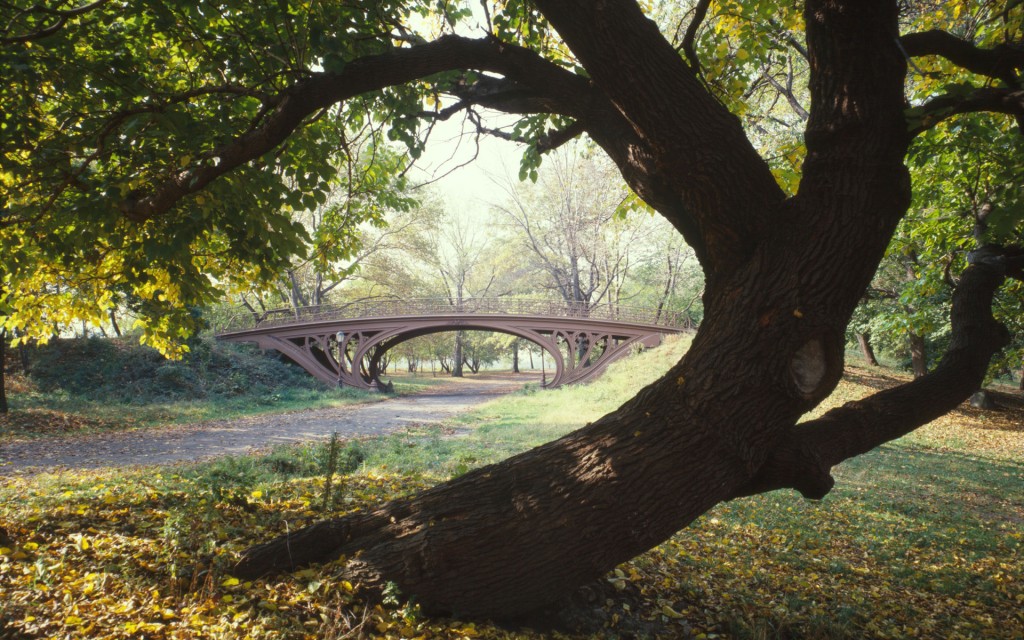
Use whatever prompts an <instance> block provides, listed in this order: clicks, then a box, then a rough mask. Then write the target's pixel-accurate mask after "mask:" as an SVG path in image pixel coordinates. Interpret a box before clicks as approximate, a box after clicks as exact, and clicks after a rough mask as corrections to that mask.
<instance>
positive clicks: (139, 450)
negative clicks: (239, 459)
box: [0, 375, 537, 475]
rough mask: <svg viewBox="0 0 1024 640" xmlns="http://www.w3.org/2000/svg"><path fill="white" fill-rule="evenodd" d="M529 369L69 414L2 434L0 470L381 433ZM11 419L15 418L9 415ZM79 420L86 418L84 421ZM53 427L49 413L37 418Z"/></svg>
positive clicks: (508, 384) (159, 458) (200, 454)
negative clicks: (133, 421) (243, 400)
mask: <svg viewBox="0 0 1024 640" xmlns="http://www.w3.org/2000/svg"><path fill="white" fill-rule="evenodd" d="M536 377H537V376H533V375H517V376H512V375H483V376H479V375H478V376H473V377H471V378H463V379H461V380H458V379H450V380H447V381H446V382H445V383H444V384H441V385H438V386H434V387H428V388H427V389H426V390H424V391H422V392H420V393H418V394H416V395H415V396H408V397H401V398H392V399H389V400H388V401H387V402H376V403H366V404H359V405H354V406H343V407H338V408H328V409H311V410H306V411H293V412H288V413H284V414H269V415H258V416H251V417H245V418H236V419H232V420H217V421H212V422H203V423H199V424H191V425H173V426H167V427H163V428H148V429H135V430H131V431H127V432H125V431H100V432H98V433H85V434H78V433H75V431H76V430H75V429H74V428H73V425H75V424H78V425H79V428H80V429H81V427H82V426H84V427H86V429H85V430H87V431H88V429H87V427H89V426H92V425H91V424H90V423H89V421H88V420H82V419H81V418H77V417H76V416H67V414H64V415H65V417H64V418H63V419H62V420H61V422H62V423H63V424H65V425H67V428H68V432H66V433H65V434H64V436H63V437H59V438H45V439H29V438H21V439H19V440H18V441H11V442H7V443H6V444H5V445H4V447H3V448H2V449H0V475H3V474H13V473H19V472H24V471H26V470H35V471H37V470H53V469H57V468H60V467H68V468H77V469H85V468H97V467H105V466H128V465H135V464H171V463H179V462H195V461H198V460H203V459H207V458H212V457H216V456H223V455H242V454H245V453H249V452H251V451H253V450H255V449H266V448H268V447H271V446H275V445H284V444H291V443H298V442H311V441H318V440H324V439H326V438H329V437H330V436H331V434H332V433H334V432H338V433H339V435H340V436H342V437H344V438H351V437H366V436H375V435H383V434H386V433H389V432H391V431H394V430H395V429H399V428H402V427H404V426H408V425H411V424H431V423H437V422H441V421H443V420H446V419H448V418H450V417H451V416H452V415H454V414H456V413H458V412H461V411H465V410H467V409H469V408H470V407H472V406H474V405H476V404H479V403H481V402H486V401H487V400H491V399H493V398H495V397H497V396H500V395H503V394H506V393H509V392H510V391H513V390H515V389H519V388H522V386H523V385H525V384H528V383H531V382H536V380H534V378H536ZM12 419H13V420H18V419H19V418H18V416H14V417H13V418H12ZM83 423H84V424H83ZM40 426H41V427H42V429H43V430H44V431H47V432H52V431H53V429H54V427H53V421H52V420H46V421H43V422H41V423H40Z"/></svg>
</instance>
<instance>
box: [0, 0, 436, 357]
mask: <svg viewBox="0 0 1024 640" xmlns="http://www.w3.org/2000/svg"><path fill="white" fill-rule="evenodd" d="M29 4H30V3H20V2H19V3H14V4H11V3H4V8H3V9H4V13H5V18H4V23H5V25H4V28H5V34H6V36H7V37H8V38H11V40H6V39H5V42H3V44H2V48H0V66H2V67H3V68H4V69H6V70H8V72H7V73H5V74H4V75H5V77H4V80H3V82H2V83H0V99H2V101H3V103H4V105H5V109H4V113H3V116H2V117H3V122H2V132H3V138H2V140H3V144H2V151H3V153H2V166H0V201H2V202H3V203H4V204H3V207H4V208H3V210H2V212H0V254H2V255H3V256H4V258H3V269H2V272H0V290H2V292H3V298H2V304H3V307H2V308H0V313H2V316H0V317H2V318H3V321H4V324H5V325H6V326H7V327H8V329H13V328H18V329H20V330H21V332H22V335H25V336H26V337H31V338H36V339H39V340H42V341H45V340H46V339H48V338H49V336H50V335H51V333H52V331H53V326H54V325H55V324H56V325H60V324H67V323H69V322H70V321H72V320H74V319H82V320H87V321H90V322H93V323H96V324H99V323H101V322H103V321H104V320H105V317H106V314H107V312H108V311H109V310H110V309H112V308H114V307H115V306H117V305H128V306H129V307H130V308H132V309H133V310H136V311H137V312H138V317H139V320H138V324H139V325H140V326H141V327H142V329H143V330H144V334H143V341H144V342H147V343H151V344H153V345H155V346H157V347H158V348H160V349H162V350H165V351H168V352H170V353H180V351H181V344H182V341H183V340H182V339H183V338H184V337H185V336H187V335H188V334H189V333H191V332H192V331H194V330H195V329H196V328H197V322H196V319H195V318H194V317H193V316H191V315H190V313H189V311H188V307H189V306H190V305H196V304H201V303H205V302H209V301H211V300H213V299H215V298H216V297H217V296H218V295H220V292H221V291H222V290H223V289H225V288H230V287H232V286H234V285H244V286H248V285H250V284H251V283H252V282H270V281H271V280H273V279H274V278H275V277H276V276H277V274H278V273H279V272H280V270H281V269H282V268H283V267H285V266H287V265H288V264H289V263H290V261H291V260H292V257H293V256H294V255H296V254H301V253H303V252H304V251H305V243H306V242H307V240H308V235H307V232H306V230H305V229H304V228H303V225H302V224H301V223H300V222H299V221H297V220H296V219H295V218H293V216H292V212H294V211H302V210H308V209H314V208H316V207H318V206H321V205H324V204H325V203H327V201H328V196H329V194H330V193H331V190H332V187H333V186H334V185H335V184H337V182H338V180H339V177H338V171H339V168H340V167H341V166H342V165H343V164H345V163H346V162H349V163H351V162H355V163H356V164H357V165H358V166H357V171H358V172H359V173H360V174H361V175H360V179H361V182H360V185H359V187H358V188H359V189H361V190H362V191H363V192H364V193H372V194H373V195H372V197H371V198H369V199H368V200H367V201H366V202H367V205H366V206H364V207H361V208H360V209H359V210H357V211H356V210H353V209H352V208H351V207H345V215H346V216H348V217H347V218H346V224H349V225H352V224H355V223H357V222H358V221H360V220H362V219H366V218H374V217H375V216H377V215H378V212H377V210H376V209H377V207H378V203H375V199H376V200H382V201H384V200H387V199H388V198H389V196H388V195H387V194H388V193H389V190H390V189H391V188H392V186H393V185H392V184H389V182H388V180H390V178H389V176H392V175H393V174H394V172H395V169H396V167H395V164H394V161H393V158H391V157H390V156H388V154H376V155H374V154H371V155H370V156H369V157H370V158H371V159H369V160H367V156H364V157H363V158H353V157H350V156H349V155H348V154H349V150H348V148H347V145H346V141H347V138H348V135H349V132H350V131H351V130H352V127H353V126H354V127H356V128H357V129H358V128H359V125H360V123H366V122H369V121H370V120H371V119H372V115H371V114H372V113H374V112H377V113H391V114H394V113H396V112H398V111H401V110H403V109H404V110H409V109H410V108H412V107H415V106H416V105H417V102H418V101H417V98H416V95H417V91H416V89H415V88H413V89H395V90H389V91H384V92H380V93H377V94H375V95H367V96H365V97H364V98H362V99H360V100H359V101H356V102H355V103H353V104H350V105H346V106H345V107H339V108H334V109H325V110H323V111H321V112H320V113H319V114H317V115H316V117H312V118H309V119H307V120H305V121H304V122H303V123H302V124H301V126H300V127H299V128H298V129H297V130H296V131H295V132H294V133H293V134H292V135H291V136H290V138H289V141H288V144H287V145H284V146H282V147H280V148H277V149H270V150H268V152H267V153H266V154H263V155H262V156H261V157H260V158H258V159H256V160H255V161H254V162H251V163H247V164H244V165H243V166H239V167H237V168H236V169H235V170H233V171H230V172H229V173H227V174H226V175H224V176H223V177H220V178H219V179H216V180H212V182H210V183H209V184H203V185H200V184H199V183H198V182H194V183H190V182H189V180H190V178H189V176H190V175H192V176H194V175H195V174H196V172H197V171H202V170H206V171H211V170H212V171H213V172H214V173H217V171H216V168H217V166H218V165H219V164H222V163H225V162H229V160H228V159H227V158H226V157H225V156H224V155H223V154H222V152H220V151H218V148H219V147H220V146H221V145H223V144H224V143H225V142H226V141H228V140H231V139H233V138H237V137H239V136H243V137H244V136H245V135H246V134H247V133H251V132H252V131H253V130H254V129H255V128H257V127H258V126H259V124H260V123H261V122H263V121H265V119H266V118H268V117H270V116H271V115H272V114H273V112H274V110H275V108H277V107H279V106H280V103H281V100H282V94H280V93H279V92H280V91H281V90H282V89H284V88H285V87H287V86H288V85H290V84H291V83H293V82H296V81H300V80H301V79H303V78H307V77H308V76H309V74H310V73H311V69H312V68H314V67H316V66H322V67H324V68H326V69H328V70H331V69H336V68H338V67H340V66H342V65H344V63H345V60H348V59H351V58H353V57H356V56H359V55H363V54H368V53H379V52H380V51H383V50H386V49H388V48H390V47H391V46H392V44H391V43H390V42H389V40H388V38H387V37H386V35H385V36H383V37H382V34H381V30H384V32H385V34H386V32H387V31H388V30H389V29H390V25H392V24H397V23H401V22H402V21H403V20H405V18H406V17H408V16H409V14H410V13H411V12H416V11H420V12H423V11H426V7H423V6H416V5H413V6H409V5H407V3H402V2H383V3H382V2H367V3H360V2H345V3H312V4H310V5H308V6H305V7H302V8H300V7H299V6H298V5H293V4H287V3H277V4H271V5H267V6H266V7H264V8H263V9H261V10H260V11H252V10H251V7H250V5H249V4H248V3H245V2H227V3H218V4H216V6H214V5H208V6H207V5H204V4H202V3H190V4H187V5H179V4H176V3H163V2H159V3H156V4H153V3H148V2H109V3H96V6H95V7H94V8H92V10H90V11H88V12H86V13H83V14H82V15H78V16H74V17H72V18H71V19H69V20H67V21H66V24H64V26H63V28H61V29H59V30H58V31H57V32H56V33H54V34H53V35H49V36H48V37H46V38H43V39H38V40H33V39H28V40H24V41H20V40H19V39H18V38H17V36H20V35H22V34H23V33H25V34H30V33H32V32H33V30H34V29H35V27H36V26H37V25H36V24H35V22H33V21H34V20H36V19H37V18H38V17H39V16H40V14H37V13H35V12H33V11H32V10H28V6H29ZM19 5H24V7H21V6H19ZM20 9H25V10H24V11H22V10H20ZM41 15H42V18H39V19H45V17H46V15H47V14H45V13H44V14H41ZM409 135H410V134H408V132H407V131H406V130H403V129H402V127H401V126H398V125H396V126H393V127H392V129H391V136H392V137H393V138H394V137H397V138H401V139H407V138H408V136H409ZM409 142H410V143H412V142H413V141H412V140H411V139H410V140H409ZM377 159H381V160H382V162H379V163H378V162H377ZM175 180H177V181H178V183H177V184H178V187H176V188H178V189H179V190H180V191H182V192H184V193H187V194H188V195H187V196H186V197H184V198H182V199H181V201H180V202H179V203H178V204H177V205H176V206H175V207H173V208H172V209H170V210H169V211H167V212H166V213H155V212H154V213H153V214H148V213H141V212H140V213H131V212H129V211H126V209H128V208H130V207H131V206H134V205H135V204H137V203H138V202H140V201H142V200H144V199H145V198H146V197H147V196H148V195H150V193H149V192H148V191H147V187H148V185H152V184H155V183H158V182H162V181H175ZM191 180H193V181H195V180H198V178H191ZM350 186H351V185H350ZM197 188H202V191H201V192H199V191H197ZM117 203H121V205H118V204H117ZM383 204H393V203H389V202H383ZM330 215H332V214H329V215H328V217H330ZM253 216H258V218H259V220H260V222H259V223H258V224H253V223H252V222H251V221H252V219H253ZM313 241H314V245H315V246H316V248H317V251H318V257H325V256H328V255H330V253H331V252H339V251H340V252H341V253H342V254H344V253H345V252H346V251H349V250H350V245H351V241H352V238H351V237H350V236H345V235H343V234H342V235H337V236H335V237H334V238H333V240H332V241H331V243H330V244H331V247H332V251H331V252H328V251H325V250H324V247H326V246H327V244H328V243H326V242H324V241H323V239H321V238H314V239H313Z"/></svg>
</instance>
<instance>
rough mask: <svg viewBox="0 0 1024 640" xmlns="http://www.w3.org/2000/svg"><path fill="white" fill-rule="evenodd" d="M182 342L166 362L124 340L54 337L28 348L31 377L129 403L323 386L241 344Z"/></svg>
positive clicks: (48, 388)
mask: <svg viewBox="0 0 1024 640" xmlns="http://www.w3.org/2000/svg"><path fill="white" fill-rule="evenodd" d="M189 347H190V349H191V351H190V352H189V353H188V354H186V355H185V357H184V358H182V359H181V360H180V361H172V360H167V359H166V358H164V357H163V356H162V355H160V353H159V352H157V351H156V350H155V349H152V348H150V347H146V346H143V345H140V344H138V343H136V342H134V341H132V340H131V339H128V338H126V339H107V338H87V339H73V340H55V341H53V342H51V343H50V344H47V345H43V346H40V347H37V348H36V349H35V354H34V356H33V367H32V373H31V377H32V379H33V381H34V382H35V384H36V385H37V386H38V388H39V389H40V390H41V391H43V392H46V393H52V392H55V391H63V392H66V393H67V394H70V395H73V396H78V397H81V398H84V399H88V400H93V401H98V402H115V403H134V404H145V403H149V402H160V401H167V400H194V399H203V398H209V399H218V398H225V399H226V398H237V397H239V396H251V397H253V398H254V401H256V402H264V403H265V402H266V401H267V399H268V398H274V397H277V396H279V395H282V394H283V393H284V391H285V390H289V391H294V390H295V389H308V390H322V389H324V388H325V387H324V385H323V384H322V383H320V382H319V381H317V380H316V379H315V378H313V377H312V376H310V375H309V374H307V373H306V372H305V371H303V370H302V369H301V368H299V367H297V366H295V365H293V364H290V363H286V362H283V361H282V360H281V359H280V358H278V357H276V356H275V355H273V354H271V353H268V354H264V353H262V352H260V351H259V350H258V349H256V348H254V347H251V346H249V345H239V344H231V343H221V342H217V341H215V340H213V339H212V338H199V339H195V340H193V341H191V342H190V343H189Z"/></svg>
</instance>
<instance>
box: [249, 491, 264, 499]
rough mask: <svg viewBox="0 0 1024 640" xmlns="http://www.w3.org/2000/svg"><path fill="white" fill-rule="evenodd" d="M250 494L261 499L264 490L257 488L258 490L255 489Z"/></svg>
mask: <svg viewBox="0 0 1024 640" xmlns="http://www.w3.org/2000/svg"><path fill="white" fill-rule="evenodd" d="M249 495H251V496H252V497H254V498H256V499H257V500H259V499H260V498H262V497H263V492H262V491H260V490H259V489H257V490H255V491H253V492H252V493H250V494H249Z"/></svg>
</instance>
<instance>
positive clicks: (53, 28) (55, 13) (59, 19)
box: [0, 0, 109, 44]
mask: <svg viewBox="0 0 1024 640" xmlns="http://www.w3.org/2000/svg"><path fill="white" fill-rule="evenodd" d="M107 2H109V0H95V2H90V3H88V4H84V5H82V6H80V7H75V8H74V9H50V8H49V7H44V6H43V5H41V4H36V5H33V6H31V7H29V8H28V9H23V10H21V11H19V12H18V15H17V16H15V18H14V20H17V19H18V18H20V17H21V16H25V15H29V14H33V13H40V14H43V15H44V16H47V17H49V18H54V19H55V20H54V22H53V23H52V24H49V25H46V26H45V27H41V28H38V29H36V30H35V31H32V32H30V33H25V34H22V35H18V36H4V37H0V44H17V43H20V42H35V41H37V40H43V39H44V38H48V37H50V36H52V35H54V34H55V33H57V32H58V31H60V30H61V29H63V28H64V26H65V25H66V24H67V22H68V19H69V18H74V17H75V16H80V15H82V14H85V13H88V12H90V11H92V10H94V9H99V8H100V7H102V6H103V5H105V4H106V3H107ZM3 6H5V7H10V5H9V4H8V3H6V2H4V3H3ZM14 20H12V23H13V22H14ZM9 30H10V26H8V27H7V28H6V29H5V31H9Z"/></svg>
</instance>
